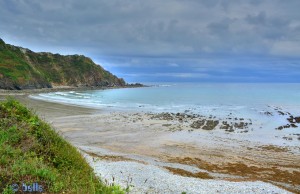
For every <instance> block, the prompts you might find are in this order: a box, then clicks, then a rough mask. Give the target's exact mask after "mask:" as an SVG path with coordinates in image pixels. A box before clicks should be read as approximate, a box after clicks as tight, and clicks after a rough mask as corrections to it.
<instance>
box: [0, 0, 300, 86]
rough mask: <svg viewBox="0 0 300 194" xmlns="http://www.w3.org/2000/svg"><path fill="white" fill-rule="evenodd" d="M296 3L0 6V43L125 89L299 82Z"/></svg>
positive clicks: (71, 1)
mask: <svg viewBox="0 0 300 194" xmlns="http://www.w3.org/2000/svg"><path fill="white" fill-rule="evenodd" d="M299 9H300V1H299V0H226V1H225V0H86V1H82V0H0V13H1V14H0V15H1V16H0V38H2V39H3V40H4V41H5V42H6V43H9V44H13V45H18V46H22V47H25V48H29V49H31V50H33V51H36V52H40V51H49V52H53V53H60V54H83V55H86V56H88V57H90V58H92V59H93V60H94V61H95V62H96V63H97V64H100V65H101V66H103V67H104V68H105V69H107V70H109V71H111V72H112V73H114V74H115V75H117V76H119V77H123V78H125V80H126V81H128V82H300V11H299Z"/></svg>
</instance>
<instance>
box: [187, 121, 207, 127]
mask: <svg viewBox="0 0 300 194" xmlns="http://www.w3.org/2000/svg"><path fill="white" fill-rule="evenodd" d="M204 124H205V120H197V121H194V122H193V123H192V124H191V125H190V127H192V128H194V129H200V128H201V127H202V126H203V125H204Z"/></svg>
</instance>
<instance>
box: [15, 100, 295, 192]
mask: <svg viewBox="0 0 300 194" xmlns="http://www.w3.org/2000/svg"><path fill="white" fill-rule="evenodd" d="M18 98H19V99H20V100H21V101H22V102H24V103H25V104H26V105H27V106H29V107H31V108H33V109H34V110H36V112H37V113H38V114H39V115H41V116H42V117H43V118H45V120H47V121H48V122H49V123H50V124H52V125H53V126H54V128H55V129H56V130H57V131H58V132H59V133H60V134H62V135H63V136H64V137H65V138H66V139H67V140H68V141H70V142H71V143H72V144H73V145H75V146H76V147H78V148H79V149H80V150H81V151H82V153H83V154H84V155H85V156H86V158H87V160H88V161H89V162H90V164H91V166H92V167H94V169H95V171H96V173H97V174H98V175H100V176H101V177H102V178H103V179H105V180H106V181H107V182H108V183H112V182H115V183H117V184H120V185H122V186H123V187H127V186H129V187H130V188H131V192H132V193H147V192H148V193H181V192H187V193H216V192H220V193H287V192H288V191H287V190H282V189H281V188H284V189H288V190H290V191H293V192H300V178H299V177H300V163H299V162H300V150H299V146H284V147H283V146H277V145H270V144H269V143H263V142H255V141H249V140H245V138H239V136H245V135H247V134H244V133H240V134H231V133H224V131H220V130H214V131H205V130H201V129H200V130H194V131H191V130H190V128H189V127H188V126H189V125H188V124H184V123H183V124H182V123H178V122H177V121H167V120H158V119H153V118H151V115H149V114H146V113H126V112H122V113H120V112H116V113H110V112H104V111H101V110H96V109H88V108H82V107H75V106H69V105H62V104H56V103H50V102H43V101H38V100H33V99H29V98H27V97H18ZM262 181H263V182H262ZM270 183H271V184H270ZM275 185H276V186H275ZM277 186H279V187H280V188H279V187H277Z"/></svg>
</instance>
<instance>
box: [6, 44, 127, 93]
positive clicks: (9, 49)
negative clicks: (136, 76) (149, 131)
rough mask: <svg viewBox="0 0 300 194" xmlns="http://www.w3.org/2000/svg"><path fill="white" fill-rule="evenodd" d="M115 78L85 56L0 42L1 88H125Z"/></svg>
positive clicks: (122, 83) (121, 80) (121, 82)
mask: <svg viewBox="0 0 300 194" xmlns="http://www.w3.org/2000/svg"><path fill="white" fill-rule="evenodd" d="M125 85H126V83H125V81H124V80H123V79H120V78H118V77H116V76H115V75H113V74H111V73H110V72H108V71H106V70H105V69H103V68H102V67H101V66H100V65H97V64H95V63H94V62H93V61H92V60H91V59H90V58H88V57H85V56H83V55H67V56H64V55H60V54H52V53H47V52H42V53H36V52H33V51H31V50H29V49H25V48H21V47H16V46H13V45H9V44H5V42H4V41H3V40H1V39H0V89H8V90H22V89H36V88H51V87H53V86H73V87H94V86H95V87H102V86H105V87H114V86H125Z"/></svg>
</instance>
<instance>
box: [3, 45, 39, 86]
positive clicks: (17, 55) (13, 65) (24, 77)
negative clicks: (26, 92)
mask: <svg viewBox="0 0 300 194" xmlns="http://www.w3.org/2000/svg"><path fill="white" fill-rule="evenodd" d="M0 41H1V40H0ZM1 77H7V78H9V79H11V80H12V81H13V82H16V83H17V82H26V81H29V80H32V81H36V80H37V79H39V80H41V79H42V77H41V75H39V73H38V72H36V71H34V69H33V68H32V67H31V65H30V64H28V62H27V61H26V60H25V59H24V55H23V53H22V52H21V51H20V50H19V49H16V48H14V47H10V46H8V45H5V43H4V42H0V78H1Z"/></svg>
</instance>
